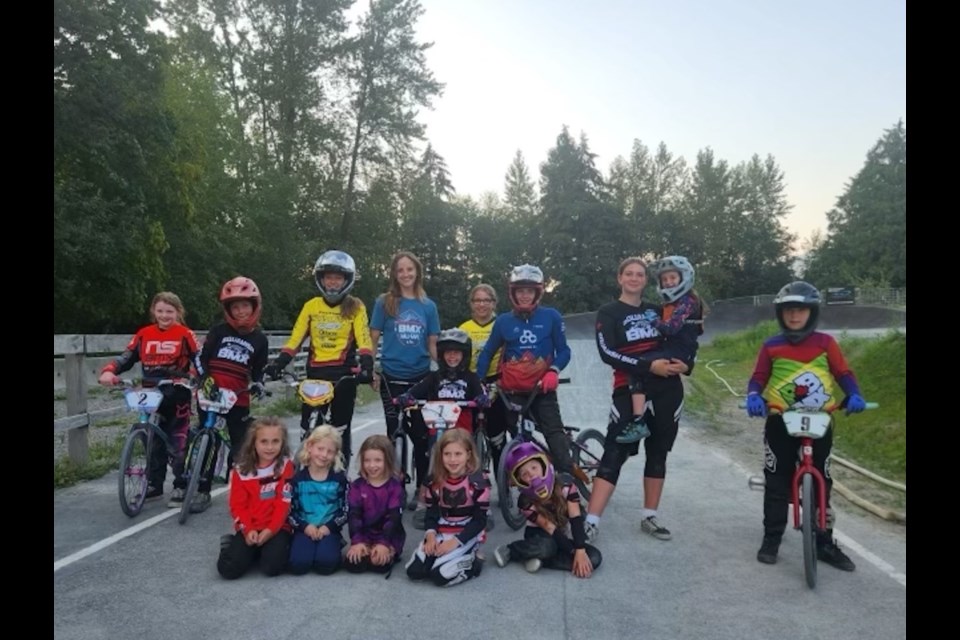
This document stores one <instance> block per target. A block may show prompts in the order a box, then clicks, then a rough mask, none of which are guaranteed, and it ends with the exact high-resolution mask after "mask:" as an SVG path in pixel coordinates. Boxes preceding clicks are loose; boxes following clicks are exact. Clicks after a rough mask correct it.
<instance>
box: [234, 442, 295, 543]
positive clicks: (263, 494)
mask: <svg viewBox="0 0 960 640" xmlns="http://www.w3.org/2000/svg"><path fill="white" fill-rule="evenodd" d="M275 468H276V467H275V465H272V464H271V465H270V466H269V467H264V468H262V469H255V470H254V471H253V473H245V474H241V473H240V472H239V471H238V470H237V467H234V468H233V470H232V471H231V472H230V514H231V515H232V516H233V526H234V529H236V530H237V531H240V532H241V533H246V532H248V531H260V530H263V529H270V530H271V531H273V532H277V531H280V530H281V529H285V530H287V531H289V530H290V525H289V524H288V523H287V516H288V515H289V514H290V501H291V489H290V479H291V478H292V477H293V462H291V461H290V460H289V459H285V460H284V461H283V465H282V470H281V472H280V474H279V476H278V475H277V474H276V473H275V471H274V470H275Z"/></svg>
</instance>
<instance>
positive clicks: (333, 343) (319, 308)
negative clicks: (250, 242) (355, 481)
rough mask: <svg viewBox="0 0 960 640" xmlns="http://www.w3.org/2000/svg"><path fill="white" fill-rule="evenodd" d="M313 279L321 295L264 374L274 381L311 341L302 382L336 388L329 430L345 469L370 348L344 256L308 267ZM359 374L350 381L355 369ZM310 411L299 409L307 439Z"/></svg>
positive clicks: (351, 266) (349, 261)
mask: <svg viewBox="0 0 960 640" xmlns="http://www.w3.org/2000/svg"><path fill="white" fill-rule="evenodd" d="M313 279H314V282H315V283H316V285H317V289H318V290H319V291H320V295H319V296H316V297H314V298H311V299H310V300H307V302H306V303H304V305H303V307H302V308H301V309H300V315H299V316H297V321H296V322H295V323H294V325H293V329H292V330H291V331H290V339H289V340H288V341H287V343H286V344H285V345H284V346H283V348H282V349H281V350H280V354H279V355H278V356H277V358H276V360H274V361H273V362H272V363H270V365H268V366H267V370H266V373H267V375H269V376H270V377H271V378H275V377H277V375H279V373H280V371H282V370H283V369H284V368H286V366H287V365H288V364H290V361H291V360H293V357H294V356H295V355H296V354H297V352H299V351H300V345H301V344H303V340H304V338H306V337H309V339H310V343H309V344H310V346H309V355H308V356H307V371H306V373H307V378H308V379H310V380H329V381H330V382H333V383H334V384H336V388H335V390H334V394H333V402H332V404H331V407H330V424H332V425H333V426H334V427H336V428H337V430H338V431H339V432H340V436H341V438H342V440H343V457H344V460H346V464H347V466H348V467H349V466H350V451H351V449H350V422H351V420H353V408H354V404H355V402H356V399H357V385H358V384H362V383H368V384H372V383H373V346H372V344H371V342H370V327H369V324H368V321H367V308H366V307H365V306H364V304H363V301H361V300H360V299H359V298H355V297H354V296H351V295H349V293H350V291H351V290H352V289H353V285H354V283H355V282H356V279H357V267H356V263H355V262H354V261H353V257H351V256H350V254H348V253H345V252H343V251H336V250H333V251H327V252H325V253H323V254H322V255H321V256H320V257H319V258H317V262H316V264H315V265H314V267H313ZM358 363H359V365H360V372H359V374H358V375H356V376H355V377H354V375H353V374H354V370H355V367H356V366H357V364H358ZM313 409H314V407H311V406H310V405H308V404H306V403H303V405H302V406H301V411H300V429H301V430H302V431H303V433H304V434H306V431H307V429H308V428H309V425H310V414H311V413H312V411H313Z"/></svg>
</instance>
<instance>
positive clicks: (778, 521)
mask: <svg viewBox="0 0 960 640" xmlns="http://www.w3.org/2000/svg"><path fill="white" fill-rule="evenodd" d="M831 449H833V429H830V430H829V431H827V433H826V435H825V436H824V437H822V438H819V439H817V440H814V441H813V466H815V467H816V468H817V469H819V470H820V473H822V474H823V478H824V480H825V481H826V485H827V514H826V516H827V529H832V528H833V510H832V509H830V490H831V489H832V488H833V478H831V477H830V465H829V464H828V462H827V459H828V458H829V457H830V451H831ZM799 451H800V439H799V438H794V437H793V436H791V435H790V434H788V433H787V427H786V425H784V424H783V416H782V415H780V414H772V415H769V416H767V421H766V423H765V424H764V427H763V476H764V479H765V481H766V484H765V486H764V489H763V530H764V533H766V534H767V535H773V536H781V535H783V532H784V531H785V530H786V528H787V518H788V512H789V505H790V491H791V483H792V481H793V472H794V471H796V469H797V462H798V460H799V458H798V455H799Z"/></svg>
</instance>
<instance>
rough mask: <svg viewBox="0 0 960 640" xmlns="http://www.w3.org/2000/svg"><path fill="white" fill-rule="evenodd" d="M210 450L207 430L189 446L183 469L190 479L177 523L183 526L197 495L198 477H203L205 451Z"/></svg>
mask: <svg viewBox="0 0 960 640" xmlns="http://www.w3.org/2000/svg"><path fill="white" fill-rule="evenodd" d="M209 448H210V433H209V430H208V429H203V430H202V431H201V432H200V434H199V435H198V436H197V437H196V439H195V440H194V441H193V444H191V445H190V453H189V454H188V455H187V462H186V465H185V466H184V468H186V469H189V473H190V479H189V480H188V481H187V491H186V494H184V496H183V504H182V505H180V517H179V518H178V521H179V522H180V524H183V523H185V522H186V521H187V518H189V517H190V505H191V504H193V499H194V498H195V497H196V495H197V489H198V488H199V486H200V476H202V475H203V462H204V460H205V459H206V457H207V449H209Z"/></svg>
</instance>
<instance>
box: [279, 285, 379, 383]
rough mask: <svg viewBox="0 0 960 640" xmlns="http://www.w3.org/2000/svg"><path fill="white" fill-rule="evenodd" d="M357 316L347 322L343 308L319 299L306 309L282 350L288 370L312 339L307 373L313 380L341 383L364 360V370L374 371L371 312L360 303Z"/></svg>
mask: <svg viewBox="0 0 960 640" xmlns="http://www.w3.org/2000/svg"><path fill="white" fill-rule="evenodd" d="M357 303H358V306H357V308H356V310H355V311H354V313H353V316H351V317H348V318H345V317H343V315H342V313H341V305H337V306H330V305H328V304H327V302H326V300H324V299H323V298H322V297H320V296H317V297H316V298H311V299H310V300H308V301H307V302H306V304H304V305H303V308H302V309H301V310H300V315H299V316H297V321H296V323H295V324H294V325H293V329H292V330H291V331H290V339H289V340H288V341H287V343H286V344H285V345H284V346H283V349H281V353H282V354H285V356H281V357H283V362H282V364H283V365H284V366H285V365H286V364H287V363H289V362H290V359H292V358H293V356H295V355H296V354H297V352H298V351H299V350H300V345H301V344H302V343H303V339H304V338H305V337H307V336H309V337H310V355H309V357H308V358H307V371H308V374H309V375H310V377H316V378H320V379H322V380H337V379H339V378H341V377H343V376H347V375H350V373H351V369H352V368H353V367H355V366H356V361H357V357H358V356H359V358H360V366H361V369H364V370H368V371H373V346H372V343H371V342H370V325H369V322H368V320H367V308H366V307H365V306H364V305H363V303H362V302H360V301H359V300H357Z"/></svg>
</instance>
